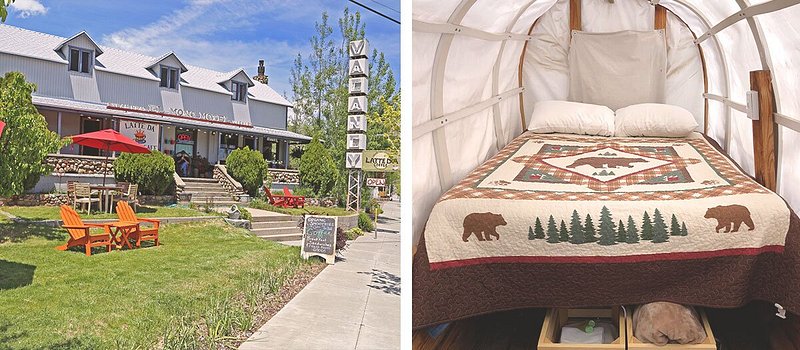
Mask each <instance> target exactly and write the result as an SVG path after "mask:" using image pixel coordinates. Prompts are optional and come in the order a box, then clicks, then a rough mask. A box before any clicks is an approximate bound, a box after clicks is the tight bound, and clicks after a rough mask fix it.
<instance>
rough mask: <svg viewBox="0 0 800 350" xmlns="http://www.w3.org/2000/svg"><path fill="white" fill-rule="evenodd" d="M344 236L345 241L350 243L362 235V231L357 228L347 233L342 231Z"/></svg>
mask: <svg viewBox="0 0 800 350" xmlns="http://www.w3.org/2000/svg"><path fill="white" fill-rule="evenodd" d="M344 233H345V235H347V240H348V241H352V240H354V239H356V238H358V237H360V236H363V235H364V231H362V230H361V229H360V228H358V227H353V228H351V229H349V230H347V231H344Z"/></svg>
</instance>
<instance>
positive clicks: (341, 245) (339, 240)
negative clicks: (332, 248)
mask: <svg viewBox="0 0 800 350" xmlns="http://www.w3.org/2000/svg"><path fill="white" fill-rule="evenodd" d="M345 249H347V234H346V233H345V232H344V230H342V228H341V227H337V228H336V251H337V252H338V251H342V250H345Z"/></svg>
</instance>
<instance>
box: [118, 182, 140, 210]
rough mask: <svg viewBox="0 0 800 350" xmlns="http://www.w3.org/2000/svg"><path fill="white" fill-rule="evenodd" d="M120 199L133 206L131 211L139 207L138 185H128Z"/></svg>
mask: <svg viewBox="0 0 800 350" xmlns="http://www.w3.org/2000/svg"><path fill="white" fill-rule="evenodd" d="M120 198H121V199H122V200H123V201H125V202H127V203H128V204H131V203H132V204H133V209H134V210H133V211H134V212H135V211H136V207H138V206H139V184H129V185H128V190H127V191H126V192H123V193H122V195H121V196H120Z"/></svg>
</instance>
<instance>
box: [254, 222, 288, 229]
mask: <svg viewBox="0 0 800 350" xmlns="http://www.w3.org/2000/svg"><path fill="white" fill-rule="evenodd" d="M250 226H251V227H252V229H253V230H258V229H263V228H297V222H295V221H261V222H257V221H256V222H251V223H250Z"/></svg>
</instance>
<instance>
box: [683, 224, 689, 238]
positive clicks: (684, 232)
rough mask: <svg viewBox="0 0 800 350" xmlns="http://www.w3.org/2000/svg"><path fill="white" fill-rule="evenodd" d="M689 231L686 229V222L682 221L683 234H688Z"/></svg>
mask: <svg viewBox="0 0 800 350" xmlns="http://www.w3.org/2000/svg"><path fill="white" fill-rule="evenodd" d="M688 235H689V231H687V230H686V223H685V222H683V223H681V236H688Z"/></svg>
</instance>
